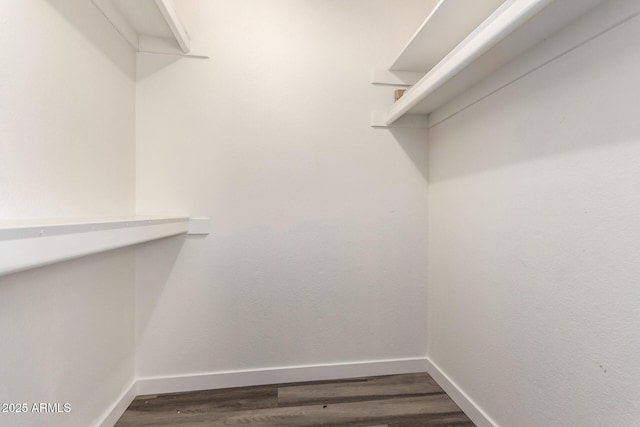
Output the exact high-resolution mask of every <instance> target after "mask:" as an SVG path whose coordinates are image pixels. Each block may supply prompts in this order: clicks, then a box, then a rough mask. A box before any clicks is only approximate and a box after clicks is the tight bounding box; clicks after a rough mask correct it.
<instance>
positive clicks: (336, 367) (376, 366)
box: [96, 358, 498, 427]
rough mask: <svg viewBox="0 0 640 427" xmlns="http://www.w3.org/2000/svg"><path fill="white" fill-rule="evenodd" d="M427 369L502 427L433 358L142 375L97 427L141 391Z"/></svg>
mask: <svg viewBox="0 0 640 427" xmlns="http://www.w3.org/2000/svg"><path fill="white" fill-rule="evenodd" d="M414 372H427V373H428V374H429V375H431V376H432V377H433V379H434V380H435V381H436V382H437V383H438V384H439V385H440V387H442V389H443V390H444V391H445V392H446V393H447V394H448V395H449V396H450V397H451V398H452V399H453V400H454V401H455V402H456V403H457V404H458V406H460V408H461V409H462V410H463V411H464V413H465V414H467V416H468V417H469V418H471V420H472V421H473V422H474V423H475V424H476V425H477V426H478V427H498V424H497V423H496V422H495V421H493V420H492V419H491V417H489V415H487V414H486V413H485V412H484V411H483V410H482V409H480V407H479V406H478V405H477V404H476V403H475V402H474V401H473V400H472V399H471V398H470V397H469V396H468V395H467V394H466V393H465V392H464V391H462V389H460V387H459V386H458V385H457V384H456V383H455V382H453V381H452V380H451V378H449V376H447V374H445V373H444V372H443V371H442V369H440V367H439V366H438V365H436V364H435V363H433V362H432V361H431V360H430V359H429V358H415V359H393V360H376V361H368V362H352V363H336V364H328V365H307V366H289V367H281V368H266V369H255V370H242V371H225V372H206V373H202V374H189V375H175V376H162V377H146V378H138V379H137V380H135V381H133V382H131V384H130V385H129V387H128V388H127V389H126V390H125V391H124V392H123V393H122V394H121V395H120V396H119V398H118V399H117V400H116V402H114V403H113V405H111V407H110V408H109V409H108V410H107V411H106V412H105V415H104V416H103V417H102V419H101V421H100V422H98V423H97V424H96V427H112V426H113V425H114V424H115V423H116V422H117V421H118V419H119V418H120V417H121V416H122V414H123V413H124V411H125V410H126V409H127V407H128V406H129V405H130V404H131V402H132V401H133V399H134V398H135V397H136V396H138V395H148V394H160V393H178V392H183V391H196V390H209V389H219V388H229V387H245V386H252V385H265V384H282V383H295V382H303V381H322V380H335V379H342V378H357V377H372V376H377V375H394V374H409V373H414Z"/></svg>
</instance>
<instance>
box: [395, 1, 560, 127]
mask: <svg viewBox="0 0 640 427" xmlns="http://www.w3.org/2000/svg"><path fill="white" fill-rule="evenodd" d="M552 1H553V0H508V1H507V2H505V3H504V4H503V5H502V6H500V7H499V8H498V9H497V10H496V12H494V13H493V14H492V15H491V16H490V17H489V18H487V20H486V21H484V22H483V23H482V24H481V25H480V26H479V27H478V28H477V29H476V30H475V31H474V32H473V33H471V34H470V35H469V36H468V37H467V38H466V39H464V40H463V41H462V42H461V43H460V44H459V45H458V46H456V48H455V49H453V50H452V51H451V52H450V53H449V54H448V55H447V56H446V57H445V58H444V59H443V60H442V61H440V62H439V63H438V64H437V65H436V66H435V67H433V69H432V70H431V71H429V72H428V73H427V75H425V76H424V77H423V78H422V79H421V80H420V81H419V82H418V83H416V84H415V85H414V86H413V87H412V88H411V89H409V90H408V91H407V92H406V93H405V94H404V96H403V97H402V98H401V99H400V100H399V101H398V102H396V103H395V104H394V105H393V107H391V109H390V110H389V112H388V114H387V118H386V124H387V125H391V124H393V123H394V122H395V121H396V120H398V119H399V118H400V117H402V116H403V115H405V114H407V113H408V112H409V111H410V110H411V109H412V108H413V107H415V106H416V105H417V104H418V103H420V101H422V100H423V99H425V98H426V97H427V96H429V95H430V94H431V93H433V92H434V91H435V90H436V89H438V88H439V87H440V86H442V85H443V84H444V83H446V82H447V81H448V80H450V79H451V78H452V77H453V76H455V75H456V74H457V73H459V72H460V71H461V70H463V69H464V68H465V67H466V66H468V65H469V64H470V63H471V62H473V61H474V60H476V59H477V58H478V57H479V56H480V55H482V54H483V53H484V52H486V51H487V50H488V49H490V48H491V47H492V46H494V45H495V44H496V43H498V42H499V41H500V40H502V39H503V38H505V37H506V36H507V35H509V34H510V33H511V32H512V31H513V30H515V29H516V28H517V27H518V26H520V25H521V24H522V23H524V22H525V21H526V20H527V19H529V18H530V17H532V16H533V15H535V14H536V13H537V12H539V11H540V10H542V9H543V8H544V7H545V6H547V5H548V4H549V3H551V2H552Z"/></svg>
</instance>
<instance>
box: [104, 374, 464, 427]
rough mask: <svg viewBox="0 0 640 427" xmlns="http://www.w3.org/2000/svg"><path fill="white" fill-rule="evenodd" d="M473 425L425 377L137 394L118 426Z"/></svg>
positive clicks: (400, 426)
mask: <svg viewBox="0 0 640 427" xmlns="http://www.w3.org/2000/svg"><path fill="white" fill-rule="evenodd" d="M133 426H136V427H143V426H176V427H192V426H199V427H202V426H278V427H293V426H295V427H303V426H305V427H306V426H345V427H347V426H349V427H355V426H361V427H418V426H457V427H462V426H464V427H470V426H474V424H473V423H472V422H471V420H470V419H469V418H467V416H466V415H465V414H464V413H463V412H462V411H461V410H460V408H459V407H458V406H457V405H456V404H455V403H454V402H453V401H452V400H451V399H450V398H449V396H447V395H446V394H445V392H444V391H443V390H442V389H441V388H440V386H438V384H436V382H435V381H434V380H433V379H432V378H431V377H430V376H429V375H427V374H425V373H419V374H406V375H388V376H383V377H369V378H357V379H348V380H339V381H318V382H309V383H296V384H279V385H269V386H255V387H241V388H230V389H221V390H206V391H194V392H186V393H170V394H161V395H154V396H140V397H137V398H136V399H135V400H134V401H133V403H131V405H130V406H129V408H128V409H127V411H126V412H125V413H124V414H123V415H122V417H121V418H120V420H119V421H118V423H117V424H116V427H133Z"/></svg>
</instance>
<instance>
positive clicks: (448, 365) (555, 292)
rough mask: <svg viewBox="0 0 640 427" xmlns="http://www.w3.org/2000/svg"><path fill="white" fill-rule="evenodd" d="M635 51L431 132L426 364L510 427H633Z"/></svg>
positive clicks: (638, 297) (637, 197)
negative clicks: (432, 364)
mask: <svg viewBox="0 0 640 427" xmlns="http://www.w3.org/2000/svg"><path fill="white" fill-rule="evenodd" d="M639 37H640V18H638V17H636V18H634V19H632V20H630V21H628V22H626V23H625V24H624V25H622V26H620V27H618V28H616V29H614V30H612V31H610V32H607V33H605V34H604V35H601V36H599V37H597V38H595V39H594V40H592V41H591V42H589V43H587V44H586V45H584V46H581V47H579V48H578V49H576V50H574V51H573V52H570V53H569V54H567V55H565V56H563V57H561V58H560V59H558V60H556V61H554V62H552V63H550V64H548V65H546V66H545V67H543V68H541V69H539V70H537V71H535V72H534V73H532V74H530V75H528V76H526V77H524V78H523V79H521V80H519V81H516V82H515V83H513V84H511V85H509V86H508V87H506V88H504V89H502V90H500V91H498V92H497V93H495V94H493V95H491V96H490V97H488V98H486V99H484V100H482V101H481V102H479V103H477V104H475V105H472V106H470V107H469V108H467V109H465V110H463V111H461V112H459V113H458V114H457V115H455V116H453V117H452V118H450V119H448V120H446V121H444V122H442V123H441V124H439V125H437V126H435V127H433V128H432V129H430V133H429V300H428V302H429V304H428V307H429V310H428V313H429V328H428V330H429V345H428V355H429V357H430V358H431V359H432V360H433V361H434V362H435V363H436V364H437V365H439V366H440V367H441V368H442V370H443V371H444V372H445V373H446V374H448V375H449V376H450V377H451V379H452V380H453V381H454V382H455V383H457V384H458V385H459V386H460V388H461V389H462V390H463V391H464V392H466V393H467V394H468V395H469V397H470V398H471V399H472V400H474V401H475V402H476V403H477V404H478V405H479V406H480V407H481V408H482V409H484V410H485V411H486V412H487V414H488V415H489V416H490V417H491V418H493V419H494V420H495V421H496V422H497V424H499V425H501V426H520V427H527V426H612V427H613V426H615V427H622V426H636V425H638V420H639V419H640V406H638V402H640V388H639V387H638V384H640V364H638V354H640V335H639V334H638V325H639V324H640V323H639V322H640V311H639V307H640V287H639V286H638V277H640V263H638V259H640V246H639V245H638V242H640V221H638V218H640V173H639V170H640V169H639V168H638V165H639V164H640V120H638V113H639V112H640V98H639V97H638V93H640V79H638V76H639V75H640V55H639V54H638V48H637V40H638V39H639ZM445 108H447V107H445ZM438 114H439V113H436V115H438Z"/></svg>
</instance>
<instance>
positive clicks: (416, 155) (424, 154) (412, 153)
mask: <svg viewBox="0 0 640 427" xmlns="http://www.w3.org/2000/svg"><path fill="white" fill-rule="evenodd" d="M380 131H381V132H384V130H380ZM388 132H391V135H393V137H394V138H395V140H396V141H397V142H398V144H399V145H400V147H401V148H402V149H403V150H404V152H405V153H406V154H407V157H408V158H409V159H410V160H411V161H412V162H413V165H414V166H415V167H416V169H417V170H418V172H420V174H421V175H422V177H423V178H424V180H425V181H428V180H429V173H428V167H429V156H428V153H429V147H428V145H427V143H428V132H427V130H426V129H405V128H390V129H389V130H388Z"/></svg>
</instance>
